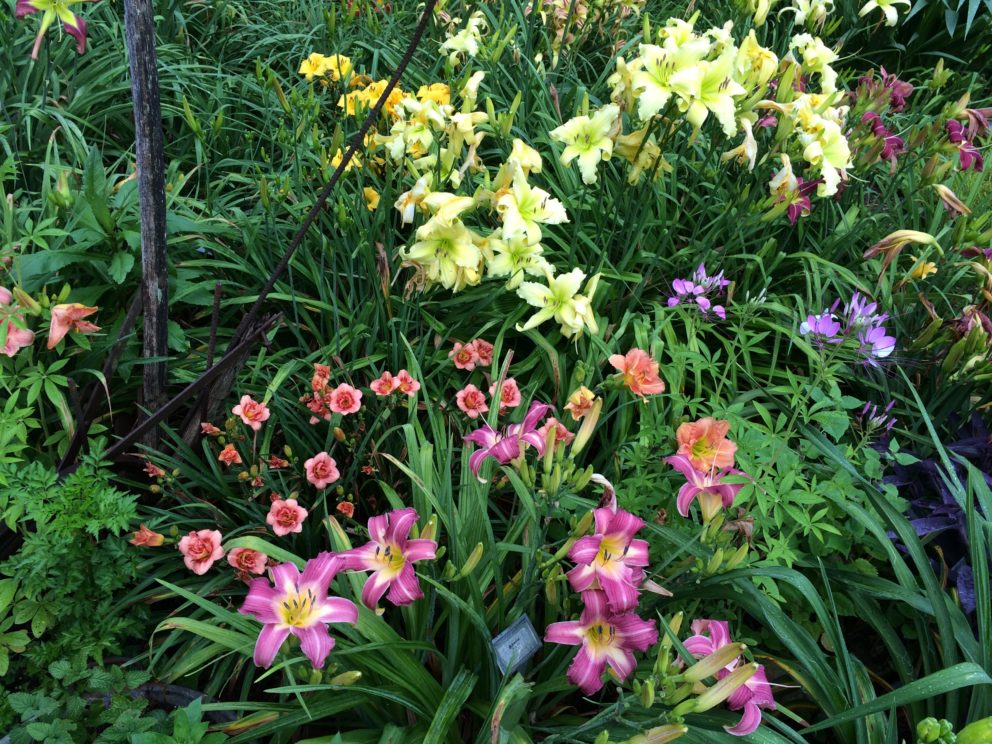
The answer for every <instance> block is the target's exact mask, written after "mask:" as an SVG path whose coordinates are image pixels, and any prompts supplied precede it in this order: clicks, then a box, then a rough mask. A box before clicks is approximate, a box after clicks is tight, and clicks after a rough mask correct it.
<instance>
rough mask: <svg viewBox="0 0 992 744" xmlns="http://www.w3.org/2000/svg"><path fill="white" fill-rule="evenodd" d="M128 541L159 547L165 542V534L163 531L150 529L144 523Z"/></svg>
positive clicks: (139, 544) (147, 546)
mask: <svg viewBox="0 0 992 744" xmlns="http://www.w3.org/2000/svg"><path fill="white" fill-rule="evenodd" d="M128 542H129V543H131V544H132V545H138V546H141V547H145V548H157V547H158V546H159V545H161V544H162V543H164V542H165V535H163V534H162V533H161V532H155V531H153V530H150V529H148V528H147V527H146V526H145V525H144V524H142V525H141V527H140V528H139V529H138V531H137V532H135V533H134V535H133V536H132V537H131V539H130V540H128Z"/></svg>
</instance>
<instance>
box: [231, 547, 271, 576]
mask: <svg viewBox="0 0 992 744" xmlns="http://www.w3.org/2000/svg"><path fill="white" fill-rule="evenodd" d="M268 560H269V557H268V556H267V555H265V553H259V552H258V551H257V550H252V549H251V548H234V549H233V550H232V551H231V552H230V553H228V554H227V562H228V563H230V564H231V565H232V566H233V567H234V568H236V569H237V570H238V571H241V572H242V573H246V574H249V573H253V574H263V573H265V564H266V562H268Z"/></svg>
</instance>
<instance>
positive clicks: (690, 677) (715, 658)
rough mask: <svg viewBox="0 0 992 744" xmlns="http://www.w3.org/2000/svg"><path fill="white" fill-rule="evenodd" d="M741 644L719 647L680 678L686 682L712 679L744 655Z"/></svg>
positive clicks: (743, 646) (743, 647) (744, 647)
mask: <svg viewBox="0 0 992 744" xmlns="http://www.w3.org/2000/svg"><path fill="white" fill-rule="evenodd" d="M746 648H747V646H745V645H744V644H743V643H728V644H726V645H725V646H720V648H718V649H717V650H716V651H714V652H713V653H711V654H710V655H709V656H704V657H703V658H702V659H700V660H699V661H697V662H696V663H695V664H693V665H692V666H691V667H689V668H688V669H686V670H685V671H684V672H683V673H682V678H683V679H684V680H686V681H687V682H702V681H703V680H704V679H706V678H707V677H712V676H713V675H715V674H716V673H717V672H719V671H720V670H721V669H723V668H724V667H726V666H727V665H729V664H731V663H732V662H733V661H734V660H735V659H737V657H739V656H740V655H741V654H742V653H744V649H746Z"/></svg>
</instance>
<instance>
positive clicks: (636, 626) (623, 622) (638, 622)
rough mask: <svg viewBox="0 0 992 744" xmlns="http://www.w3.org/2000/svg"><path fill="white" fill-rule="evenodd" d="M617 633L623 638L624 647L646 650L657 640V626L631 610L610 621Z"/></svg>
mask: <svg viewBox="0 0 992 744" xmlns="http://www.w3.org/2000/svg"><path fill="white" fill-rule="evenodd" d="M611 622H612V623H613V626H614V627H615V628H616V629H617V633H618V634H619V635H621V636H622V637H623V638H622V640H623V645H624V647H626V648H633V649H636V650H638V651H646V650H647V649H649V648H650V647H651V646H653V645H654V644H655V643H657V642H658V628H657V627H656V626H655V624H654V622H653V621H651V620H642V619H641V618H639V617H638V616H637V615H635V614H634V613H632V612H628V613H625V614H623V615H620V616H619V617H615V618H613V620H612V621H611Z"/></svg>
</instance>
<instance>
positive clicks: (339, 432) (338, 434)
mask: <svg viewBox="0 0 992 744" xmlns="http://www.w3.org/2000/svg"><path fill="white" fill-rule="evenodd" d="M334 438H335V439H337V440H338V441H339V442H343V441H344V440H345V435H344V429H342V428H341V427H340V426H335V427H334Z"/></svg>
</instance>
